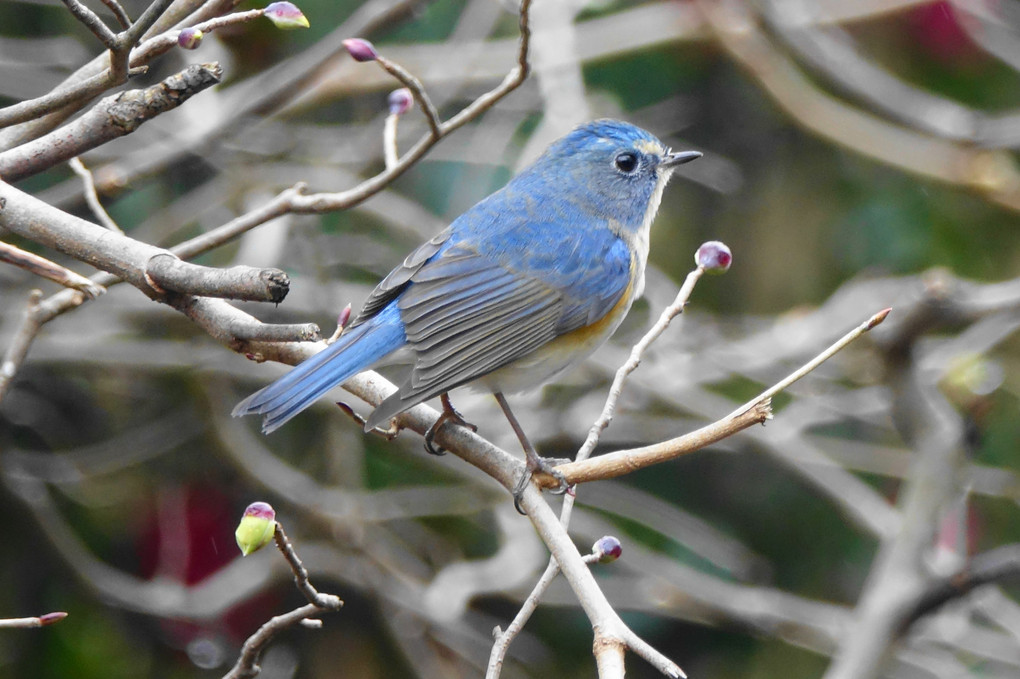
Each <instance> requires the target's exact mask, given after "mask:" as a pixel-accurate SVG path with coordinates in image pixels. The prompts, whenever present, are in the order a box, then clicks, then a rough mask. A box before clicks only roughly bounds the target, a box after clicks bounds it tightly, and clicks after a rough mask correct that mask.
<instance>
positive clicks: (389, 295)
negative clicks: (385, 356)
mask: <svg viewBox="0 0 1020 679" xmlns="http://www.w3.org/2000/svg"><path fill="white" fill-rule="evenodd" d="M450 234H451V231H450V229H449V227H447V228H446V229H443V230H442V231H440V232H439V233H438V234H436V235H435V236H434V237H433V238H432V239H431V240H429V241H427V242H425V243H422V244H421V245H419V246H418V248H417V249H416V250H415V251H414V252H412V253H411V254H409V255H408V256H407V257H406V258H404V261H403V262H402V263H401V264H400V266H398V267H397V268H395V269H394V270H393V271H390V272H389V273H388V274H387V275H386V278H384V279H382V281H381V282H380V283H379V285H377V286H375V290H373V291H372V292H371V294H370V295H369V296H368V299H366V300H365V303H364V305H362V307H361V311H360V312H358V316H357V318H355V319H354V322H352V323H351V325H350V327H351V328H353V327H356V326H358V325H361V324H362V323H364V322H365V321H367V320H368V319H369V318H371V317H372V316H375V315H376V314H377V313H379V311H381V310H382V308H383V307H385V306H386V305H387V304H389V303H390V302H392V301H393V300H394V299H395V298H396V297H397V295H399V294H400V293H401V291H402V290H403V289H404V288H405V287H406V286H407V284H408V283H409V282H410V281H411V277H412V276H414V275H415V274H416V273H418V271H420V270H421V268H422V267H423V266H425V263H426V262H428V261H429V258H431V257H433V256H434V255H435V254H436V253H437V252H439V250H440V249H441V248H442V247H443V244H444V243H446V241H448V240H449V239H450Z"/></svg>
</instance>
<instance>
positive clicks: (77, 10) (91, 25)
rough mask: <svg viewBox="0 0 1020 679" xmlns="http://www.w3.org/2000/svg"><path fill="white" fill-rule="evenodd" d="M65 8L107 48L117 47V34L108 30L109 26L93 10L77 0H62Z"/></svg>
mask: <svg viewBox="0 0 1020 679" xmlns="http://www.w3.org/2000/svg"><path fill="white" fill-rule="evenodd" d="M63 3H64V4H65V5H66V6H67V9H68V10H69V11H70V12H71V15H72V16H74V18H75V19H77V20H78V21H80V22H81V23H83V24H85V27H86V28H88V29H89V30H90V31H92V35H94V36H96V37H97V38H99V42H101V43H103V45H104V46H105V47H106V48H107V49H109V50H114V49H116V48H117V35H116V34H115V33H114V32H113V31H111V30H110V27H109V26H107V25H106V24H104V23H103V20H102V19H100V18H99V15H97V14H96V13H95V12H93V11H92V10H91V9H89V8H88V7H86V6H85V5H83V4H81V3H80V2H78V0H63Z"/></svg>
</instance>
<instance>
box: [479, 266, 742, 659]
mask: <svg viewBox="0 0 1020 679" xmlns="http://www.w3.org/2000/svg"><path fill="white" fill-rule="evenodd" d="M704 272H705V269H704V268H703V267H700V266H699V267H697V268H696V269H694V270H693V271H691V272H690V273H689V274H687V278H685V279H684V283H683V285H682V286H680V290H679V291H678V292H677V295H676V298H675V299H674V300H673V303H672V304H670V305H669V306H668V307H666V308H665V309H663V310H662V313H661V314H660V315H659V320H658V321H656V323H655V325H653V326H652V327H651V328H649V329H648V332H646V333H645V335H644V337H642V338H641V339H640V340H639V341H638V342H637V343H636V344H635V345H634V346H633V348H632V349H631V351H630V356H629V357H628V359H627V362H626V363H624V364H623V365H622V366H620V368H619V369H618V370H617V371H616V377H615V378H614V379H613V384H612V386H610V388H609V395H608V396H607V397H606V404H605V406H604V407H603V408H602V413H601V414H600V415H599V417H598V418H597V419H596V420H595V422H594V424H592V426H591V429H589V430H588V437H587V438H586V439H585V441H584V444H583V445H582V446H581V448H580V449H579V450H578V451H577V455H576V456H575V458H574V460H575V462H574V463H571V464H576V463H579V462H583V461H584V460H586V459H588V457H589V456H590V455H591V453H592V451H594V450H595V447H596V446H597V445H598V442H599V437H600V436H601V435H602V432H603V431H604V430H605V428H606V427H608V426H609V423H610V422H611V421H612V419H613V413H614V412H615V411H616V404H617V401H618V400H619V398H620V394H621V393H622V392H623V385H624V382H626V380H627V377H628V376H629V375H630V374H631V373H632V372H634V371H635V370H636V369H637V367H638V365H640V364H641V358H642V357H643V356H644V353H645V351H647V350H648V347H649V346H650V345H651V344H652V342H654V341H655V340H656V338H658V337H659V335H661V334H662V333H663V332H664V331H665V330H666V328H667V327H669V324H670V322H671V321H672V320H673V318H674V317H676V316H677V315H678V314H680V313H682V312H683V309H684V307H685V306H686V305H687V300H688V299H690V296H691V293H692V292H693V291H694V286H695V285H696V284H697V282H698V280H699V279H700V278H701V276H702V275H703V274H704ZM748 426H750V425H748ZM731 433H735V431H734V432H730V433H726V434H724V436H729V435H731ZM695 434H697V432H695ZM688 436H694V435H693V434H692V435H688ZM702 445H707V443H705V444H702ZM558 470H560V471H562V465H561V466H560V467H559V468H558ZM549 478H552V477H551V476H550V477H549ZM536 481H537V482H539V483H541V484H543V485H545V484H544V482H545V475H541V476H538V477H536ZM567 483H569V484H571V485H573V483H574V482H573V481H571V479H570V477H569V476H568V477H567ZM576 498H577V495H576V493H575V494H570V493H567V494H566V496H565V497H564V498H563V506H562V507H561V509H560V523H561V524H562V525H563V526H564V528H566V527H567V526H569V525H570V516H571V513H572V511H573V507H574V502H575V500H576ZM557 573H559V566H558V565H557V564H556V560H555V559H553V558H550V559H549V565H548V566H546V569H545V572H544V573H543V574H542V577H541V578H539V580H538V582H537V583H535V587H534V589H532V591H531V592H530V593H529V594H528V597H527V598H526V599H525V600H524V602H523V604H522V605H521V608H520V610H518V612H517V615H516V616H514V620H513V622H511V624H510V625H509V626H508V627H507V629H506V632H503V633H502V634H500V635H499V636H498V637H497V639H496V643H495V644H494V645H493V648H492V652H491V654H490V656H489V670H488V672H489V673H490V674H492V676H493V677H498V676H499V671H500V669H501V668H502V666H503V658H504V656H505V655H506V652H507V650H508V649H509V647H510V643H511V642H512V641H513V639H514V637H516V636H517V634H519V633H520V631H521V630H522V629H523V628H524V625H525V624H526V623H527V621H528V619H529V618H530V617H531V614H532V613H533V612H534V611H535V609H536V608H537V607H538V602H539V599H540V598H541V596H542V593H543V592H544V591H545V589H546V588H547V587H548V584H549V583H548V582H546V579H547V578H548V580H549V581H551V580H552V578H554V577H555V576H556V574H557ZM494 668H496V669H494Z"/></svg>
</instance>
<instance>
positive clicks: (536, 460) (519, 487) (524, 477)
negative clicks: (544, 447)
mask: <svg viewBox="0 0 1020 679" xmlns="http://www.w3.org/2000/svg"><path fill="white" fill-rule="evenodd" d="M525 452H526V453H527V461H526V463H525V465H524V473H523V474H521V478H520V479H518V481H517V483H516V484H514V488H513V490H512V491H510V492H511V494H512V495H513V497H514V509H516V510H517V512H518V513H519V514H524V513H525V512H524V510H522V509H521V496H522V495H524V489H525V488H527V487H528V482H529V481H531V477H532V476H534V475H535V473H536V472H541V473H543V474H548V475H549V476H551V477H553V478H554V479H556V480H557V481H558V482H559V485H558V486H557V487H556V489H555V490H552V491H550V492H551V493H553V494H554V495H562V494H563V493H567V492H570V488H571V486H570V484H569V483H567V477H566V476H564V475H563V472H561V471H559V470H558V469H556V467H557V466H559V465H561V464H564V463H566V462H570V460H568V459H566V458H560V457H540V456H539V455H538V454H537V453H535V452H534V449H531V450H528V451H525Z"/></svg>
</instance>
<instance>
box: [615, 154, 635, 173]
mask: <svg viewBox="0 0 1020 679" xmlns="http://www.w3.org/2000/svg"><path fill="white" fill-rule="evenodd" d="M613 162H614V163H615V164H616V169H618V170H619V171H620V172H623V173H626V174H630V173H631V172H633V171H634V170H636V169H637V166H638V162H637V156H635V155H634V154H633V153H630V152H629V151H626V152H624V153H621V154H620V155H618V156H616V159H615V160H614V161H613Z"/></svg>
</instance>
